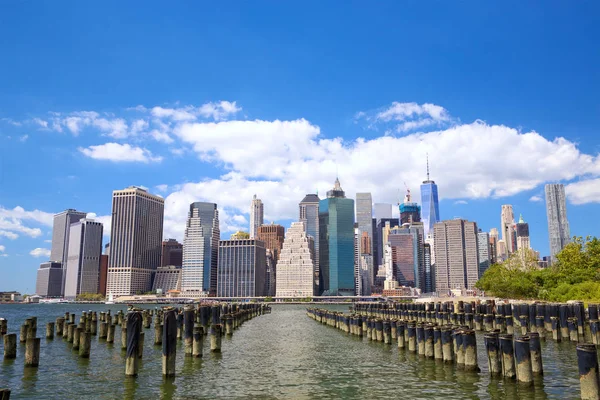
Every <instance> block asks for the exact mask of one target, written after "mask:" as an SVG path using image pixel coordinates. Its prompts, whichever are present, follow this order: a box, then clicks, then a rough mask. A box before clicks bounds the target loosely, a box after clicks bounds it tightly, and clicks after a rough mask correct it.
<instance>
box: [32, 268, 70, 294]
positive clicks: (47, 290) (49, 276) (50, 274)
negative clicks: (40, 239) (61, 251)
mask: <svg viewBox="0 0 600 400" xmlns="http://www.w3.org/2000/svg"><path fill="white" fill-rule="evenodd" d="M62 274H63V269H62V264H61V263H59V262H54V261H48V262H45V263H41V264H40V268H39V269H38V271H37V280H36V282H35V294H37V295H38V296H42V297H61V296H62V294H61V287H62Z"/></svg>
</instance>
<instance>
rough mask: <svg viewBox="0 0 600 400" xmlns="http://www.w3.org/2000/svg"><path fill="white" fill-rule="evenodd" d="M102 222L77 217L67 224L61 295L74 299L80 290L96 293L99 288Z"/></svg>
mask: <svg viewBox="0 0 600 400" xmlns="http://www.w3.org/2000/svg"><path fill="white" fill-rule="evenodd" d="M101 255H102V224H101V223H100V222H96V221H94V220H92V219H85V218H83V219H81V220H79V221H78V222H75V223H73V224H71V226H70V228H69V248H68V257H67V268H66V273H67V277H66V279H65V295H64V296H65V298H66V299H70V300H73V299H76V298H77V296H79V295H80V294H84V293H89V294H97V293H99V289H100V256H101Z"/></svg>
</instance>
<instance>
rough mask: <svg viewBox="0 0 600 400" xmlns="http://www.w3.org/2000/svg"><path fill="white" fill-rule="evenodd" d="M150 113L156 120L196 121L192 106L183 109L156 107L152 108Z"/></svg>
mask: <svg viewBox="0 0 600 400" xmlns="http://www.w3.org/2000/svg"><path fill="white" fill-rule="evenodd" d="M151 113H152V115H153V116H155V117H157V118H170V119H172V120H173V121H193V120H195V119H196V115H195V114H194V109H193V107H192V106H187V107H184V108H163V107H160V106H156V107H153V108H152V111H151Z"/></svg>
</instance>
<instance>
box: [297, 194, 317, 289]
mask: <svg viewBox="0 0 600 400" xmlns="http://www.w3.org/2000/svg"><path fill="white" fill-rule="evenodd" d="M320 201H321V200H320V199H319V196H317V195H316V194H307V195H306V196H304V199H302V201H301V202H300V204H299V216H298V221H300V222H303V223H304V231H305V232H306V234H307V235H308V236H310V237H312V238H313V241H314V243H315V251H314V257H313V262H314V267H315V270H314V273H313V278H314V286H315V288H317V289H316V290H317V291H316V293H315V294H318V292H319V290H318V287H319V202H320Z"/></svg>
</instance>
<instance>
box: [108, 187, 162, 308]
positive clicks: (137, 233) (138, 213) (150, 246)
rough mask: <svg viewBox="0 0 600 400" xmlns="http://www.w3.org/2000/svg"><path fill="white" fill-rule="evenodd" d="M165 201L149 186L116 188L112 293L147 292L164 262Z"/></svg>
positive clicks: (110, 277)
mask: <svg viewBox="0 0 600 400" xmlns="http://www.w3.org/2000/svg"><path fill="white" fill-rule="evenodd" d="M164 207H165V201H164V199H163V198H162V197H160V196H155V195H153V194H151V193H149V192H148V191H147V190H146V189H145V188H142V187H137V186H131V187H128V188H126V189H123V190H115V191H114V192H113V198H112V223H111V231H110V255H109V258H108V281H107V284H106V291H107V293H108V295H110V294H112V295H113V296H123V295H126V296H128V295H132V294H137V293H145V292H147V291H149V290H151V289H152V277H153V275H154V273H155V272H156V268H158V266H159V265H160V258H161V247H162V233H163V219H164Z"/></svg>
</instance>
